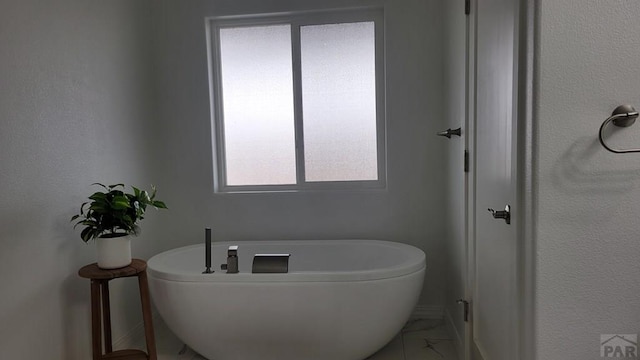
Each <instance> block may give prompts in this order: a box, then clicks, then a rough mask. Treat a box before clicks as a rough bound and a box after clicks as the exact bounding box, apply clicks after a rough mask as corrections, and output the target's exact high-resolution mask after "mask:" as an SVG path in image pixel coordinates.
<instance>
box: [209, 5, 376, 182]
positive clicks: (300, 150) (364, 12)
mask: <svg viewBox="0 0 640 360" xmlns="http://www.w3.org/2000/svg"><path fill="white" fill-rule="evenodd" d="M354 22H373V23H374V36H375V39H374V41H375V94H376V95H375V97H376V99H375V100H376V142H377V146H376V151H377V166H378V169H377V170H378V179H377V180H356V181H350V180H349V181H306V180H305V174H306V172H305V159H304V156H305V152H304V130H303V129H304V127H303V112H302V80H301V74H302V65H301V49H300V48H301V42H300V27H302V26H308V25H328V24H341V23H354ZM284 24H288V25H291V55H292V69H291V70H292V75H293V84H292V89H293V109H294V134H295V164H296V183H295V184H282V185H228V184H227V183H226V154H225V133H224V108H223V101H222V92H223V89H222V68H221V61H220V59H221V56H220V55H221V50H220V29H223V28H229V27H234V28H235V27H243V26H246V27H252V26H261V25H284ZM206 29H207V46H208V49H207V50H208V51H207V53H208V66H209V93H210V106H211V109H210V111H211V125H212V126H211V132H212V133H211V139H212V153H213V154H212V155H213V185H214V192H216V193H234V192H277V191H310V190H311V191H314V190H367V189H386V178H387V171H386V120H385V96H386V95H385V67H384V43H385V42H384V12H383V9H382V8H378V7H375V8H371V7H368V8H355V9H346V10H327V11H313V12H296V13H279V14H258V15H234V16H219V17H208V18H206Z"/></svg>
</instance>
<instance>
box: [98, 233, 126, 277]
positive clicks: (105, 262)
mask: <svg viewBox="0 0 640 360" xmlns="http://www.w3.org/2000/svg"><path fill="white" fill-rule="evenodd" d="M96 249H97V252H98V254H97V255H98V267H99V268H101V269H117V268H121V267H125V266H127V265H129V264H131V238H130V237H129V236H120V237H112V238H97V239H96Z"/></svg>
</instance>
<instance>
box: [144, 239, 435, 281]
mask: <svg viewBox="0 0 640 360" xmlns="http://www.w3.org/2000/svg"><path fill="white" fill-rule="evenodd" d="M345 242H349V243H356V244H357V243H360V244H370V245H371V244H376V245H383V246H388V247H392V248H395V249H399V250H401V251H404V252H406V253H407V254H408V256H407V259H405V261H403V262H401V263H398V264H395V265H394V266H389V267H384V268H376V269H371V270H351V271H299V272H296V271H293V272H289V273H286V274H252V273H242V272H241V273H238V274H227V273H225V272H223V271H220V270H217V269H214V270H215V272H214V273H212V274H202V273H201V271H198V272H195V271H191V272H186V271H180V272H175V271H170V270H168V269H166V267H164V266H163V265H164V262H166V260H167V258H169V257H170V256H171V255H173V254H176V253H178V252H182V251H191V250H193V249H197V248H204V244H195V245H187V246H182V247H178V248H175V249H170V250H167V251H164V252H162V253H159V254H157V255H155V256H153V257H152V258H151V259H149V261H148V262H147V271H148V273H149V276H150V277H151V278H154V279H158V280H168V281H178V282H203V283H216V282H224V283H227V282H241V283H261V284H262V283H282V282H349V281H351V282H353V281H371V280H381V279H390V278H395V277H401V276H405V275H409V274H412V273H414V272H419V271H426V256H425V253H424V251H422V250H421V249H419V248H417V247H415V246H412V245H408V244H404V243H398V242H392V241H385V240H365V239H357V240H352V239H345V240H259V241H255V240H246V241H245V240H242V241H224V242H214V243H213V245H214V246H215V245H219V246H228V245H240V246H242V245H243V244H244V245H245V246H250V245H264V244H266V243H269V244H274V245H286V244H292V243H298V244H306V245H313V244H318V245H322V244H325V245H326V244H329V243H333V244H335V243H345ZM202 254H204V249H202ZM199 260H200V259H199Z"/></svg>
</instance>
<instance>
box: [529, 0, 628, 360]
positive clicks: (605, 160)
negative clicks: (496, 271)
mask: <svg viewBox="0 0 640 360" xmlns="http://www.w3.org/2000/svg"><path fill="white" fill-rule="evenodd" d="M538 3H539V4H538V6H539V7H540V8H539V10H540V12H539V14H540V16H539V19H538V26H537V28H538V29H537V31H538V36H539V41H538V44H539V47H538V54H537V56H538V62H537V68H538V74H537V79H536V82H535V85H536V87H537V89H536V94H535V95H536V101H535V108H534V110H535V114H536V115H535V125H536V126H537V137H536V139H535V143H537V151H536V155H537V156H536V157H535V158H536V161H537V168H536V171H535V176H534V181H535V184H536V186H537V188H538V202H537V207H538V217H537V219H536V221H537V228H536V232H537V240H536V246H537V264H536V267H537V279H536V281H537V283H536V314H537V315H536V322H537V331H536V336H537V351H538V356H537V358H539V359H597V358H599V342H600V334H603V333H604V334H607V333H611V334H615V333H621V334H636V333H639V332H640V325H639V324H640V296H639V294H640V276H639V275H640V261H639V259H640V236H639V235H638V234H639V229H640V228H639V225H638V224H639V221H638V214H640V154H625V155H616V154H612V153H608V152H607V151H605V149H604V148H603V147H602V146H600V144H599V143H598V140H597V132H598V128H599V126H600V124H601V123H602V122H603V121H604V119H605V118H607V117H608V116H609V115H610V113H611V111H612V110H613V109H614V108H615V107H616V106H617V105H619V104H627V103H628V104H631V105H633V106H635V107H636V108H640V66H638V59H640V48H639V47H638V39H640V23H639V22H638V15H639V14H640V3H639V2H637V1H612V0H608V1H555V0H541V1H539V2H538ZM612 133H613V134H611V135H610V141H611V143H612V144H615V145H616V146H620V147H640V127H639V126H638V125H637V124H636V125H635V126H632V127H630V128H626V129H621V130H618V131H612Z"/></svg>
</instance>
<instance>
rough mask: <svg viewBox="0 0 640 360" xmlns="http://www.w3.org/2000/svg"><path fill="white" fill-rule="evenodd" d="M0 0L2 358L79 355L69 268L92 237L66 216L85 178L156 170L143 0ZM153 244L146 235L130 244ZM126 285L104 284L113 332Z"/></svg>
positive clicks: (85, 333)
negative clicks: (110, 297) (81, 234)
mask: <svg viewBox="0 0 640 360" xmlns="http://www.w3.org/2000/svg"><path fill="white" fill-rule="evenodd" d="M0 5H1V6H0V8H1V9H2V11H0V49H1V51H0V164H1V170H0V284H1V287H2V290H0V349H1V353H2V355H0V357H2V358H3V359H59V360H69V359H87V358H89V357H90V356H91V355H90V345H91V342H90V331H89V329H90V327H89V325H90V312H89V282H88V281H87V280H82V279H80V278H79V277H78V276H77V271H78V268H79V267H80V266H82V265H84V264H86V263H89V262H92V261H94V247H93V246H91V245H93V244H90V245H85V244H83V243H82V241H81V240H80V237H79V233H78V232H74V231H72V229H71V226H70V223H69V218H70V217H71V215H73V214H74V213H75V212H76V211H77V210H78V208H79V206H80V204H81V202H82V201H83V199H84V198H85V197H86V196H87V195H89V194H90V192H91V191H92V190H93V189H92V188H90V187H89V184H91V183H93V182H96V181H101V182H115V181H125V182H128V183H130V182H135V183H137V184H140V185H141V186H144V185H145V184H146V186H148V184H149V183H150V182H151V181H152V180H153V179H152V177H151V176H150V174H151V169H150V166H149V165H148V164H150V163H151V162H150V160H151V159H150V157H149V155H151V151H150V149H151V148H152V144H153V142H151V141H150V140H151V139H149V138H148V137H147V136H146V135H145V134H146V132H147V131H148V129H149V128H150V126H152V123H151V122H150V120H151V116H150V114H151V111H152V106H151V94H152V91H150V84H151V81H150V80H151V78H150V76H149V75H150V72H149V68H148V61H149V60H150V59H149V58H148V54H149V51H148V49H149V47H148V46H147V45H146V44H147V43H148V42H147V41H146V38H148V29H149V21H148V19H149V16H148V14H147V7H148V3H147V2H146V1H129V0H122V1H108V2H107V1H85V0H61V1H52V2H47V1H35V0H34V1H31V0H15V1H9V0H2V1H0ZM154 215H155V214H154ZM150 217H152V216H150ZM152 248H153V247H152V243H151V242H150V239H149V237H146V238H145V237H144V236H143V237H142V239H139V241H138V242H136V243H135V244H134V255H136V256H140V257H146V256H148V254H149V253H150V252H153V251H152V250H151V249H152ZM131 285H133V286H128V285H124V286H122V285H121V284H114V286H113V288H114V291H113V293H112V295H113V304H112V305H113V308H114V313H113V315H114V319H113V320H114V338H116V339H117V338H118V337H120V336H122V335H123V334H124V333H125V332H126V331H128V330H129V329H131V328H132V327H133V326H134V325H136V324H137V322H138V321H139V320H138V319H139V318H140V315H139V314H138V313H139V310H138V307H139V303H138V302H131V300H135V301H137V299H136V298H137V295H136V294H137V290H135V292H134V291H130V290H132V289H135V288H136V287H135V284H133V283H132V284H131ZM125 291H126V292H127V294H125V293H124V292H125ZM131 304H133V305H131Z"/></svg>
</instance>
